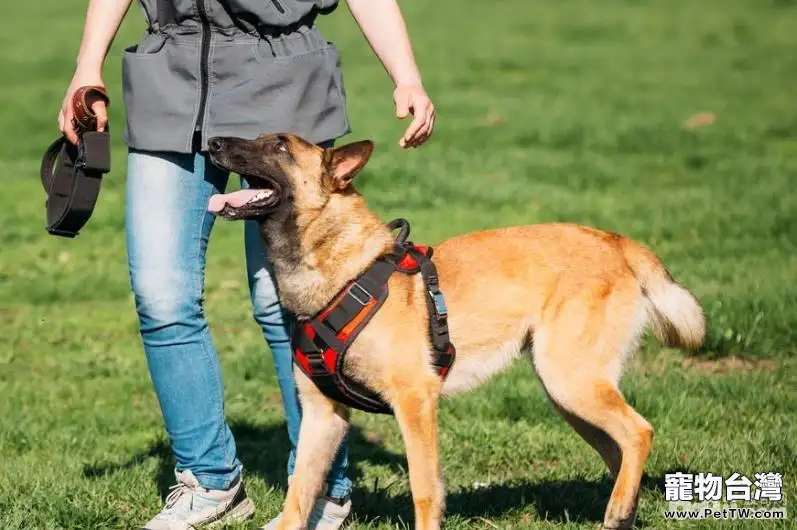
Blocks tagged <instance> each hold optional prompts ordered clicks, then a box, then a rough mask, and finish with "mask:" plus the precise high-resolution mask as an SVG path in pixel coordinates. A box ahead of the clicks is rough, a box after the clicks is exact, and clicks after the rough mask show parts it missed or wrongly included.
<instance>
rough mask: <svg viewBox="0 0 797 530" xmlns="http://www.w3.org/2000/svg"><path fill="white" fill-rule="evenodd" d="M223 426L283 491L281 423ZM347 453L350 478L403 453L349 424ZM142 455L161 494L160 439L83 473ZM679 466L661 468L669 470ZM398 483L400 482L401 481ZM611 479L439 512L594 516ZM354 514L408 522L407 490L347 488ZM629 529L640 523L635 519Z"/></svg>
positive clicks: (658, 482) (166, 471)
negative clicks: (154, 462)
mask: <svg viewBox="0 0 797 530" xmlns="http://www.w3.org/2000/svg"><path fill="white" fill-rule="evenodd" d="M230 428H231V429H232V431H233V434H234V435H235V439H236V442H237V444H238V455H239V458H240V459H241V461H242V462H243V463H244V467H245V468H246V470H247V471H246V473H247V475H248V476H249V477H250V478H249V479H250V480H251V479H252V478H253V477H254V478H256V479H261V480H264V481H265V482H266V483H267V484H268V485H270V486H278V487H281V488H282V489H283V490H284V489H286V488H287V483H286V470H285V464H286V457H287V454H288V451H289V445H288V438H287V433H286V431H285V427H284V425H281V424H275V425H253V424H250V423H233V424H231V425H230ZM349 454H350V460H351V462H352V463H353V465H352V468H351V472H350V476H351V478H352V480H354V481H355V482H357V481H358V480H359V479H360V478H361V477H362V473H361V471H360V470H359V466H358V465H357V463H358V462H364V461H368V462H369V463H371V464H376V465H387V466H391V467H395V472H396V474H400V475H405V473H404V471H403V469H405V468H406V460H405V457H404V455H403V454H396V453H392V452H389V451H386V450H385V449H383V448H382V447H380V446H379V445H377V444H373V443H371V442H369V441H368V440H366V438H365V437H364V435H363V433H362V431H361V430H360V429H359V428H358V427H356V426H353V427H352V429H351V431H350V433H349ZM149 458H157V459H158V473H157V484H158V489H159V491H160V493H161V496H162V497H165V496H166V495H167V494H168V491H169V486H171V485H172V484H173V483H174V472H173V466H174V457H173V456H172V453H171V450H170V449H169V445H168V442H166V441H165V440H160V441H158V442H156V443H154V444H152V445H151V446H150V447H149V448H148V449H147V450H145V451H142V452H140V453H138V454H136V455H135V456H133V457H132V458H130V459H129V460H127V461H125V462H121V463H115V462H111V463H100V464H95V465H86V466H84V469H83V475H84V476H85V477H87V478H96V477H103V476H107V475H109V474H114V473H117V472H120V471H123V470H125V469H130V468H133V467H136V466H138V465H141V464H142V463H143V462H144V461H145V460H147V459H149ZM677 471H682V472H683V471H684V469H672V470H668V471H666V472H665V474H666V473H675V472H677ZM402 486H406V485H402ZM612 486H613V482H612V481H611V480H610V479H609V478H608V477H606V478H604V479H602V480H599V481H596V482H591V481H587V480H583V479H569V480H557V481H546V482H530V481H524V482H516V483H506V484H496V485H491V486H488V487H485V488H479V489H460V490H453V491H449V492H447V495H446V515H447V516H449V517H451V516H458V517H461V518H463V519H472V518H484V519H490V518H491V517H496V518H497V517H501V516H503V515H505V514H507V513H509V512H511V511H513V510H516V509H519V508H522V507H524V506H528V505H530V504H531V505H534V507H535V511H536V512H537V513H538V514H539V518H541V519H546V520H549V521H556V522H582V523H586V522H590V523H594V522H601V521H603V514H604V510H605V509H606V504H607V503H608V501H609V496H610V495H611V491H612ZM642 489H643V490H647V491H658V492H661V493H663V492H664V474H662V475H661V476H656V477H651V476H648V475H645V476H644V477H643V479H642ZM352 501H353V504H354V507H355V508H354V511H355V513H356V516H357V518H358V519H359V520H360V521H362V522H365V523H368V522H375V521H376V520H379V521H380V522H387V523H389V524H393V525H399V526H402V527H404V526H410V527H411V524H410V523H411V521H412V520H413V509H412V499H411V497H410V495H409V494H408V493H402V494H391V493H390V486H389V485H388V486H387V487H381V488H380V486H379V484H378V483H375V484H373V485H362V484H361V487H358V488H357V489H355V491H354V494H353V498H352ZM636 526H637V527H640V528H642V527H645V523H644V521H642V520H639V519H637V522H636Z"/></svg>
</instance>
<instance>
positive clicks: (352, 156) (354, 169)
mask: <svg viewBox="0 0 797 530" xmlns="http://www.w3.org/2000/svg"><path fill="white" fill-rule="evenodd" d="M373 152H374V143H373V142H372V141H371V140H362V141H359V142H354V143H351V144H347V145H343V146H340V147H336V148H334V149H327V151H326V152H325V153H324V163H325V164H326V169H327V171H326V174H327V177H328V182H329V184H330V186H331V188H332V189H334V190H344V189H346V188H347V187H348V186H349V184H351V181H352V180H354V177H355V176H356V175H357V173H359V172H360V170H361V169H362V168H363V167H365V164H367V163H368V159H369V158H371V153H373Z"/></svg>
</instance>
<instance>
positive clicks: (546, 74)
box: [0, 0, 797, 530]
mask: <svg viewBox="0 0 797 530" xmlns="http://www.w3.org/2000/svg"><path fill="white" fill-rule="evenodd" d="M7 3H8V5H7V6H6V7H5V8H4V14H5V17H6V23H5V24H4V29H3V32H2V35H0V44H1V45H0V63H2V65H3V68H0V100H1V101H3V105H2V107H0V130H2V131H3V142H1V143H0V183H2V194H0V206H1V207H0V249H1V250H0V329H1V332H0V456H1V457H2V464H0V528H3V529H9V530H10V529H21V528H25V529H49V528H81V529H83V528H86V529H89V528H91V529H93V528H130V527H133V526H135V524H136V523H141V522H142V521H144V520H146V519H147V518H148V517H149V516H150V515H151V514H152V513H154V512H155V511H157V510H158V509H159V507H160V504H161V498H162V495H163V493H164V490H165V489H166V488H167V487H168V486H169V484H170V481H171V477H170V473H171V467H172V465H173V462H172V459H171V456H170V452H169V449H168V445H167V442H166V439H165V435H164V432H163V428H162V423H161V419H160V414H159V411H158V407H157V403H156V400H155V398H154V394H153V391H152V387H151V384H150V381H149V376H148V373H147V370H146V366H145V361H144V355H143V353H142V350H141V347H140V342H139V339H138V335H137V327H136V318H135V313H134V308H133V304H132V299H131V295H130V292H129V285H128V277H127V271H126V267H125V249H124V235H123V190H124V178H125V171H124V148H123V145H122V142H121V134H120V132H121V129H122V126H121V125H122V120H123V109H122V106H121V104H120V103H121V93H120V86H119V62H120V61H119V54H120V50H121V48H122V47H123V46H126V45H128V44H130V43H132V42H133V41H134V40H135V39H136V36H137V34H138V32H139V31H140V30H141V29H142V25H141V22H140V17H138V16H137V15H138V14H137V13H135V12H132V13H131V16H130V17H129V18H128V20H127V22H126V23H125V25H124V27H123V29H122V33H121V35H120V37H119V39H118V40H117V42H116V44H115V46H114V48H113V50H112V52H111V55H110V58H109V61H108V66H107V71H106V76H105V79H106V82H107V83H108V85H109V87H110V89H111V95H112V97H113V99H114V102H115V104H114V105H113V109H112V124H114V125H112V127H113V131H115V137H114V143H115V151H114V170H113V172H112V173H111V174H110V176H109V177H108V178H107V179H106V181H105V184H104V188H103V192H102V195H101V198H100V201H99V205H98V207H97V210H96V213H95V216H94V217H93V218H92V220H91V221H90V223H89V225H88V226H87V228H86V229H85V232H84V234H83V235H81V236H80V237H79V238H78V239H76V240H63V239H57V238H53V237H51V236H48V235H46V233H45V232H44V230H43V223H44V217H43V214H44V210H43V201H44V196H43V193H42V190H41V187H40V184H39V181H38V174H37V173H38V163H39V162H38V158H39V156H40V155H41V152H42V151H43V150H44V148H45V147H46V145H47V144H48V143H49V142H50V141H51V140H52V139H53V138H54V137H55V135H56V133H57V132H56V128H55V122H56V115H57V109H58V107H59V105H60V101H61V98H62V96H63V91H64V89H65V87H66V85H67V83H68V80H69V77H70V74H71V70H72V67H73V64H74V56H75V50H76V47H77V43H78V38H79V32H80V27H81V23H82V14H83V13H82V6H83V4H84V2H62V1H56V0H39V1H36V2H7ZM402 5H403V9H404V11H405V14H406V17H407V20H408V23H409V26H410V31H411V34H412V37H413V40H414V43H415V48H416V52H417V55H418V60H419V63H420V66H421V68H422V70H423V72H424V74H425V83H426V85H427V88H428V90H429V92H430V94H431V95H432V96H433V97H434V99H435V102H436V104H437V107H438V113H439V122H438V123H439V125H438V130H437V132H436V134H435V136H434V138H433V140H432V141H431V143H430V144H429V145H428V146H426V147H424V148H423V149H420V150H417V151H411V152H403V151H402V150H401V149H399V147H398V146H397V141H398V138H399V136H400V134H401V131H402V130H403V127H404V124H402V123H397V122H396V120H395V119H394V118H393V110H392V106H391V97H390V96H391V88H392V87H391V85H390V83H389V81H388V80H387V78H386V76H385V75H384V73H383V71H382V68H381V66H380V65H379V64H378V62H377V61H376V59H375V58H374V57H373V56H372V55H371V52H370V50H369V48H368V46H367V44H366V43H365V41H364V40H363V39H362V38H361V36H360V34H359V32H358V30H357V29H356V27H355V26H354V25H353V23H352V21H351V19H350V17H349V16H348V15H347V13H346V10H345V8H343V7H342V8H341V9H340V10H339V11H338V12H337V13H335V14H334V15H333V16H331V17H328V18H327V19H326V20H325V21H324V22H323V26H324V28H325V30H326V32H327V35H328V37H329V38H330V40H333V41H335V42H336V43H337V44H338V45H339V47H340V48H341V50H342V54H343V60H344V68H345V75H346V89H347V93H348V95H349V110H350V114H351V118H352V122H353V126H354V133H353V134H352V136H351V137H352V138H353V139H354V138H364V137H369V138H372V139H374V140H375V141H376V142H377V145H378V149H377V151H376V154H375V156H374V158H373V159H372V162H371V164H370V165H369V168H368V169H367V170H366V172H365V174H364V175H363V177H362V178H361V179H360V182H361V184H360V186H361V190H362V191H363V192H364V194H365V195H366V196H367V197H368V200H369V202H370V205H371V206H372V207H373V208H374V209H375V210H376V211H377V212H379V213H380V214H381V215H382V216H384V218H385V219H386V220H387V219H390V218H392V217H394V216H399V215H400V216H404V217H407V218H409V219H410V220H411V221H412V225H413V234H414V239H415V240H416V241H425V242H429V243H434V242H435V241H439V240H441V239H443V238H445V237H448V236H452V235H455V234H459V233H462V232H466V231H471V230H476V229H481V228H487V227H494V226H504V225H511V224H520V223H524V224H525V223H537V222H546V221H573V222H579V223H586V224H590V225H595V226H598V227H600V228H604V229H610V230H617V231H621V232H623V233H625V234H628V235H629V236H632V237H634V238H636V239H638V240H640V241H642V242H644V243H645V244H647V245H649V246H651V247H652V248H653V249H655V251H656V252H657V253H658V254H659V255H660V256H661V257H662V258H663V259H664V261H665V262H666V263H667V265H668V266H669V267H670V269H671V270H672V271H673V273H674V274H675V275H676V276H677V277H678V278H679V279H680V280H681V281H682V282H683V283H684V284H685V285H687V286H688V287H689V288H690V289H692V290H693V291H694V292H695V293H696V294H697V295H698V296H699V298H700V299H701V301H702V302H703V304H704V306H705V308H706V311H707V313H708V315H709V319H710V329H709V336H708V341H707V345H706V348H705V351H704V352H702V354H701V359H702V362H701V363H689V362H685V356H684V355H683V354H681V353H678V352H675V351H671V350H663V351H662V350H661V349H660V348H658V347H657V346H656V345H655V344H653V343H652V342H651V341H647V342H646V343H645V345H644V347H643V350H642V352H641V354H640V355H639V356H638V357H637V359H636V361H635V362H634V363H633V365H632V366H631V368H630V371H629V373H628V375H627V376H626V378H625V380H624V382H623V390H624V392H625V393H626V395H627V397H628V399H629V401H630V402H631V403H632V404H633V405H634V407H636V409H637V410H639V411H640V413H642V414H643V415H644V416H645V417H646V418H648V420H649V421H650V422H651V423H652V424H653V425H654V427H655V428H656V430H657V437H656V440H655V446H654V450H653V453H652V455H651V458H650V461H649V463H648V465H647V474H646V477H645V480H644V489H643V493H642V497H641V508H640V514H639V521H638V524H639V526H640V527H644V528H706V529H709V528H712V529H713V528H756V527H757V528H786V527H793V525H794V522H793V521H794V517H796V516H797V514H794V513H792V514H791V521H790V522H782V523H774V522H766V523H763V522H762V523H744V522H737V523H730V522H716V521H715V522H708V521H707V522H702V523H699V524H698V523H694V522H693V523H690V522H680V523H679V522H673V521H665V520H664V519H663V516H662V511H663V508H664V506H665V503H664V494H663V475H664V474H665V473H666V472H669V471H672V470H687V471H690V472H694V473H697V472H709V471H710V472H713V473H715V474H722V475H724V476H726V477H727V476H728V475H730V474H731V473H732V472H734V471H738V472H741V473H743V474H747V475H749V476H752V474H753V473H756V472H759V471H778V472H781V473H783V474H784V476H785V486H784V490H785V493H786V496H787V498H788V500H789V504H790V506H791V507H794V506H795V504H794V501H795V499H797V494H796V492H797V481H795V480H794V478H795V476H797V455H796V454H795V453H796V452H797V451H795V445H796V442H795V439H797V425H795V410H797V393H796V392H795V388H797V377H796V375H797V361H796V360H795V353H796V352H797V311H795V308H796V307H797V286H795V283H796V282H795V281H796V280H797V258H795V251H796V250H797V192H795V189H796V188H797V185H796V184H795V182H797V107H796V106H795V103H794V102H795V99H794V94H795V92H794V87H795V84H796V83H797V54H795V53H794V50H795V46H797V35H796V34H795V32H794V28H795V25H796V24H797V2H793V1H789V0H757V1H753V0H747V1H741V0H701V1H699V2H688V1H684V0H670V1H665V0H657V1H650V2H633V1H630V0H627V1H618V0H609V1H606V2H591V1H588V0H573V1H570V2H557V1H553V0H537V1H534V2H527V1H523V0H507V1H503V2H458V3H454V2H425V1H422V0H405V1H404V2H402ZM697 112H713V113H715V114H716V122H715V123H714V124H713V125H710V126H708V127H702V128H696V129H687V128H684V126H683V122H684V121H685V120H686V119H688V118H689V117H690V116H691V115H693V114H695V113H697ZM245 283H246V280H245V272H244V264H243V248H242V231H241V226H240V225H238V224H234V223H219V224H217V228H216V231H215V234H214V237H213V240H212V244H211V248H210V255H209V264H208V270H207V315H208V318H209V320H210V322H211V326H212V329H213V333H214V337H215V340H216V343H217V346H218V349H219V352H220V356H221V359H222V363H223V370H224V377H225V382H226V392H227V411H228V415H229V421H230V422H231V425H232V426H233V430H234V432H235V434H236V437H237V439H238V443H239V450H240V456H241V459H242V460H243V462H244V464H245V466H246V468H247V475H246V479H247V486H248V489H249V490H250V492H251V494H252V495H253V497H254V499H255V501H256V502H257V505H258V508H259V512H258V514H257V518H256V521H257V522H258V523H260V524H262V522H264V521H266V520H267V519H268V518H270V517H271V516H273V515H275V514H276V513H277V511H278V509H279V506H280V503H281V500H282V498H283V494H284V489H285V477H284V473H283V470H284V464H285V458H286V453H287V443H286V436H285V433H284V425H283V420H282V416H281V407H280V404H279V393H278V390H277V385H276V381H275V375H274V371H273V366H272V363H271V360H270V357H269V355H268V354H267V350H266V347H265V345H264V342H263V340H262V337H261V335H260V332H259V330H258V329H257V328H256V326H255V324H254V322H253V320H252V318H251V316H250V313H249V311H250V309H249V302H248V299H247V292H246V287H245ZM736 357H744V358H746V359H748V361H747V362H744V363H743V362H738V361H737V362H735V363H732V362H728V359H734V358H736ZM530 372H531V371H530V369H529V367H528V365H527V363H519V364H518V365H517V366H515V367H513V368H512V369H511V370H510V371H509V372H508V373H505V374H503V375H501V376H499V377H497V378H496V379H494V380H493V381H492V382H490V383H489V384H488V385H486V386H485V387H483V388H481V389H479V390H478V391H476V392H474V393H472V394H470V395H468V396H463V397H460V398H456V399H452V400H449V401H446V402H445V403H444V405H443V410H442V414H441V430H442V433H441V446H442V453H443V455H444V473H445V477H446V489H447V492H448V510H447V520H446V523H445V524H446V527H447V528H451V529H459V528H493V527H499V528H509V527H510V526H511V527H512V528H532V527H534V528H572V529H575V528H595V527H597V526H598V525H599V522H600V521H601V520H602V515H603V509H604V507H605V503H606V501H607V498H608V495H609V491H610V484H609V482H608V480H607V478H606V475H605V472H604V469H603V467H602V464H601V462H600V460H599V458H598V457H597V455H596V454H594V453H593V452H592V450H591V449H590V448H589V447H588V446H587V445H586V444H584V443H583V442H582V441H581V440H580V439H579V438H578V437H577V436H576V435H575V434H574V432H573V431H572V430H570V428H569V427H568V426H567V425H566V424H565V423H564V422H563V421H562V420H561V419H560V418H559V417H558V416H557V415H556V414H555V412H553V410H552V409H551V407H550V406H549V405H548V403H547V402H546V400H545V397H544V395H543V392H542V390H541V388H540V385H539V383H538V382H537V381H536V379H535V378H534V376H533V375H531V373H530ZM354 424H355V426H354V428H353V434H352V439H351V454H352V459H353V462H354V469H353V474H354V477H355V478H356V483H357V490H356V494H355V497H354V502H355V526H354V527H355V528H358V529H364V528H368V529H387V528H396V527H406V526H408V525H410V524H411V521H412V517H411V513H412V512H411V505H410V500H409V497H408V488H407V473H406V462H405V459H404V456H403V451H402V446H401V440H400V436H399V434H398V430H397V429H396V427H395V425H394V424H393V422H392V421H391V420H390V419H388V418H383V417H367V416H365V415H363V414H356V415H355V421H354ZM477 482H480V483H486V484H487V486H486V487H485V488H474V486H473V485H474V483H477ZM254 526H255V525H254V524H253V525H251V526H250V527H252V528H253V527H254Z"/></svg>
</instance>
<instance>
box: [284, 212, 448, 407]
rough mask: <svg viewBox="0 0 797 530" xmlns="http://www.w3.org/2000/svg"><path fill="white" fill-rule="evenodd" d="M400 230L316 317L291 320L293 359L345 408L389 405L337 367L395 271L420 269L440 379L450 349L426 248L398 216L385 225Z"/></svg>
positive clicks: (373, 312) (385, 293)
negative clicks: (414, 239) (412, 237)
mask: <svg viewBox="0 0 797 530" xmlns="http://www.w3.org/2000/svg"><path fill="white" fill-rule="evenodd" d="M388 228H390V229H391V230H395V229H397V228H398V229H400V232H399V235H398V237H397V238H396V244H395V246H394V248H393V250H392V252H390V253H388V254H386V255H384V256H381V257H380V258H378V259H377V260H376V261H375V262H374V263H373V264H372V265H371V266H370V267H369V268H368V269H366V271H365V272H363V273H362V274H361V275H360V276H359V277H357V278H356V279H355V280H352V281H350V282H349V283H348V284H346V286H345V287H344V288H343V289H342V290H341V291H340V292H339V293H338V294H337V295H336V296H335V298H333V299H332V301H331V302H330V303H329V305H327V306H326V307H325V308H324V309H322V310H321V311H320V312H319V313H318V314H317V315H316V316H314V317H313V318H311V319H309V320H305V321H301V320H300V321H298V322H296V323H295V324H294V329H293V333H292V337H291V345H292V348H293V354H294V361H295V362H296V364H297V365H298V366H299V367H300V368H301V370H302V371H303V372H304V373H305V374H307V376H308V377H309V378H310V379H311V380H312V381H313V383H314V384H315V385H316V386H317V387H318V389H319V390H320V391H321V392H322V393H323V394H324V395H326V396H327V397H329V398H331V399H333V400H335V401H337V402H339V403H342V404H343V405H346V406H348V407H352V408H356V409H359V410H363V411H365V412H372V413H378V414H392V413H393V410H392V408H391V407H390V405H388V404H387V403H385V401H384V400H383V399H382V398H381V396H379V395H378V394H377V393H376V392H374V391H373V390H371V389H369V388H366V387H365V386H364V385H362V384H360V383H359V382H357V381H355V380H354V379H352V378H351V377H349V376H347V375H346V374H345V373H344V372H343V366H344V361H345V358H346V352H347V350H348V349H349V347H350V346H351V345H352V343H353V342H354V341H355V340H356V339H357V336H358V335H359V334H360V333H361V332H362V330H363V329H364V328H365V326H366V325H368V322H370V321H371V319H372V318H373V317H374V315H376V313H377V311H379V309H380V308H381V307H382V304H384V303H385V300H387V297H388V285H387V284H388V280H389V279H390V277H391V276H392V275H393V274H394V273H396V272H398V273H401V274H409V275H413V274H418V273H420V274H421V277H422V278H423V283H424V285H425V292H426V305H427V308H428V311H429V335H430V339H431V343H432V349H433V355H432V363H433V366H434V368H435V370H436V371H437V373H438V374H439V375H440V377H441V378H443V379H445V377H446V376H447V375H448V371H449V370H450V369H451V366H452V365H453V364H454V359H455V357H456V350H455V349H454V345H453V344H451V341H450V339H449V335H448V311H447V309H446V304H445V299H444V298H443V293H442V292H440V287H439V284H438V278H437V269H436V268H435V266H434V263H432V260H431V257H432V252H433V250H432V248H431V247H427V246H423V245H414V244H413V243H412V242H409V241H407V236H408V235H409V232H410V228H409V223H407V221H406V220H404V219H396V220H394V221H391V222H390V223H389V224H388Z"/></svg>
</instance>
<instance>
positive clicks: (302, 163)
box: [208, 134, 374, 221]
mask: <svg viewBox="0 0 797 530" xmlns="http://www.w3.org/2000/svg"><path fill="white" fill-rule="evenodd" d="M208 144H209V149H208V152H209V154H210V158H211V160H212V161H213V163H214V164H216V165H217V166H219V167H221V168H222V169H226V170H228V171H231V172H234V173H238V174H239V175H241V176H242V177H243V178H244V179H245V180H246V182H247V184H248V188H247V189H243V190H240V191H236V192H233V193H227V194H221V195H214V196H213V197H212V198H211V200H210V203H209V204H208V209H209V210H210V211H211V212H213V213H215V214H216V215H219V216H221V217H224V218H226V219H255V220H259V221H263V220H265V219H267V218H269V217H271V216H275V215H277V214H278V213H279V212H288V211H291V210H292V211H294V212H296V213H299V214H302V213H311V212H313V211H318V210H321V209H322V208H323V207H324V206H325V205H326V204H327V203H328V202H329V199H330V197H331V196H332V195H334V194H347V193H352V192H353V190H352V189H351V182H352V180H353V179H354V177H355V176H356V175H357V173H359V171H360V170H361V169H362V168H363V166H365V164H366V163H367V162H368V159H369V158H370V156H371V153H372V152H373V149H374V144H373V142H371V141H370V140H365V141H361V142H355V143H352V144H348V145H344V146H341V147H337V148H330V149H324V148H321V147H319V146H317V145H314V144H311V143H309V142H307V141H305V140H303V139H302V138H300V137H298V136H294V135H290V134H271V135H263V136H260V137H258V138H256V139H254V140H245V139H243V138H233V137H214V138H211V139H210V140H209V142H208Z"/></svg>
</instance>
